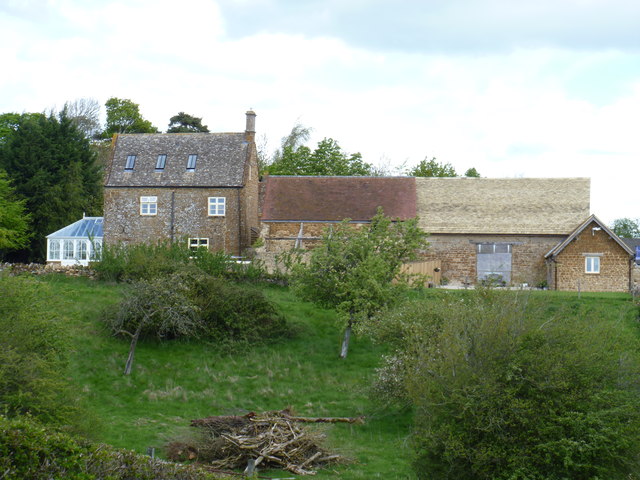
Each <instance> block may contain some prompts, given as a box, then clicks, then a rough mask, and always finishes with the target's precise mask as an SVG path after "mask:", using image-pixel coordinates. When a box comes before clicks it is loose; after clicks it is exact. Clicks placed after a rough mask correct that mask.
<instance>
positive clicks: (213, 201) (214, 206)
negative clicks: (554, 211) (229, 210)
mask: <svg viewBox="0 0 640 480" xmlns="http://www.w3.org/2000/svg"><path fill="white" fill-rule="evenodd" d="M225 204H226V199H225V197H209V216H210V217H224V214H225Z"/></svg>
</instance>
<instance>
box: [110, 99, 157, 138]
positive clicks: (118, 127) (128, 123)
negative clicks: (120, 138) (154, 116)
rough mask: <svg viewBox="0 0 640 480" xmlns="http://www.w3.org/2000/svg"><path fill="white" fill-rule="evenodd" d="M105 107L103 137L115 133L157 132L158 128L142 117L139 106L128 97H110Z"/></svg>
mask: <svg viewBox="0 0 640 480" xmlns="http://www.w3.org/2000/svg"><path fill="white" fill-rule="evenodd" d="M105 107H106V108H107V124H106V127H105V129H104V132H103V133H102V136H103V137H104V138H110V137H111V136H112V135H114V134H116V133H158V129H157V128H156V127H154V126H153V125H152V124H151V122H150V121H149V120H145V119H144V118H143V117H142V114H141V113H140V106H139V105H138V104H137V103H134V102H132V101H131V100H129V99H120V98H116V97H111V98H110V99H109V100H107V101H106V103H105Z"/></svg>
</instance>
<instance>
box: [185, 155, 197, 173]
mask: <svg viewBox="0 0 640 480" xmlns="http://www.w3.org/2000/svg"><path fill="white" fill-rule="evenodd" d="M196 160H198V155H189V160H187V171H188V172H193V171H194V170H195V169H196Z"/></svg>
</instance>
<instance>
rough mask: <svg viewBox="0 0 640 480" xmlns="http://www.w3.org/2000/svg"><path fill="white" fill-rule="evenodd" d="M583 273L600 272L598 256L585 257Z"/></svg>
mask: <svg viewBox="0 0 640 480" xmlns="http://www.w3.org/2000/svg"><path fill="white" fill-rule="evenodd" d="M584 271H585V273H600V257H585V259H584Z"/></svg>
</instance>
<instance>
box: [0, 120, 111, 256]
mask: <svg viewBox="0 0 640 480" xmlns="http://www.w3.org/2000/svg"><path fill="white" fill-rule="evenodd" d="M3 117H5V116H3ZM5 119H6V117H5ZM12 122H14V123H13V125H14V127H12V129H9V130H8V131H7V132H8V133H7V135H6V136H5V137H4V138H3V141H2V142H1V143H0V169H3V170H5V171H6V172H7V175H8V176H9V178H10V179H11V181H12V183H13V186H14V188H15V192H16V194H17V195H18V196H20V197H21V198H24V199H25V201H26V202H25V207H26V211H27V213H28V214H30V216H31V219H32V232H33V236H32V239H31V242H30V244H29V245H28V247H27V249H26V250H24V251H22V253H20V252H15V253H14V254H12V255H16V256H18V258H19V259H21V260H30V261H36V260H43V259H44V255H45V252H46V241H45V240H46V239H45V236H46V235H48V234H49V233H52V232H54V231H56V230H58V229H60V228H62V227H64V226H66V225H68V224H69V223H72V222H74V221H76V220H78V219H79V218H82V214H83V213H87V214H88V215H97V214H100V213H101V212H102V175H101V171H100V168H99V167H98V166H97V164H96V154H95V152H94V150H93V149H92V148H91V144H90V141H89V139H88V138H86V137H85V135H84V133H83V132H81V131H80V130H79V129H78V127H77V125H76V124H75V123H74V121H73V120H72V119H70V118H69V117H68V116H67V115H66V112H65V111H64V110H63V111H62V112H61V113H60V114H58V115H54V114H53V113H51V114H49V115H45V114H23V115H20V116H19V117H13V114H12ZM0 123H1V122H0Z"/></svg>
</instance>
